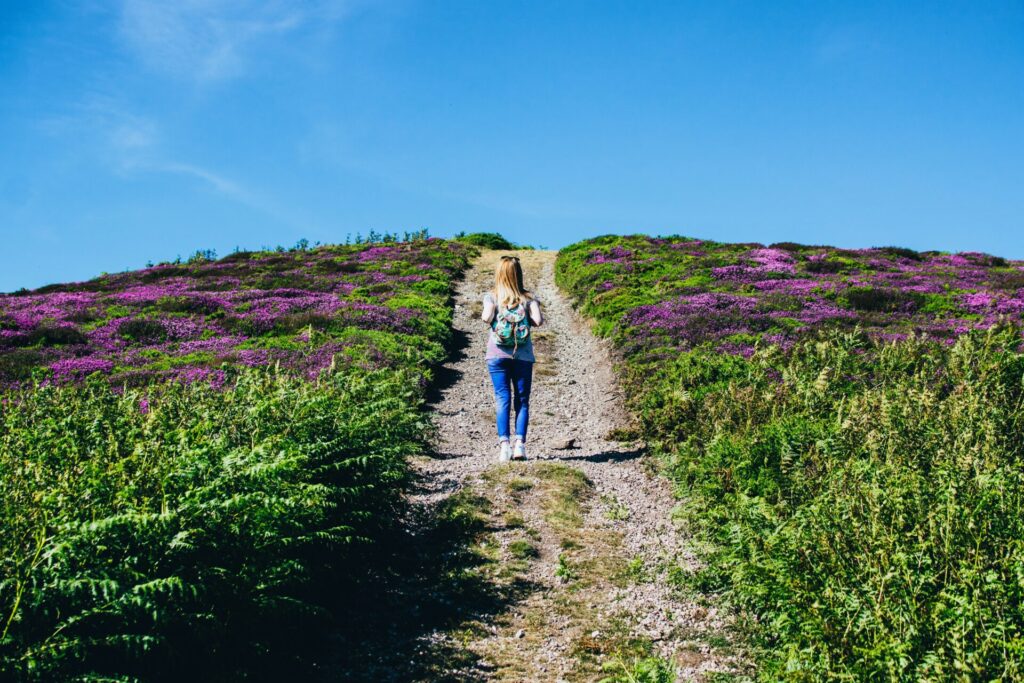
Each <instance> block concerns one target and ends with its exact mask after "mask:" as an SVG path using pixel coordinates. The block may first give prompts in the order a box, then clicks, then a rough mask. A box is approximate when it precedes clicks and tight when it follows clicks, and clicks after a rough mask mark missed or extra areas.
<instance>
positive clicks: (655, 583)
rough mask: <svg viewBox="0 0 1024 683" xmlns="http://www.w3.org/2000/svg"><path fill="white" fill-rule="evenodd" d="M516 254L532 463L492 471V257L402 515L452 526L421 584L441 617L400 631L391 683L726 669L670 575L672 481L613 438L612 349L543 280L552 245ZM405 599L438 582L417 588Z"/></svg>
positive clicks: (712, 635) (717, 646)
mask: <svg viewBox="0 0 1024 683" xmlns="http://www.w3.org/2000/svg"><path fill="white" fill-rule="evenodd" d="M519 255H520V257H521V259H522V264H523V267H524V270H525V274H526V280H527V286H528V287H532V288H533V291H534V293H535V295H536V296H537V298H538V299H539V300H540V301H541V304H542V306H543V309H544V314H545V319H546V321H545V325H544V326H543V327H541V328H536V329H535V330H534V335H535V342H534V344H535V348H536V352H537V363H536V366H535V377H534V385H533V397H532V401H531V424H530V433H529V443H528V452H529V459H528V460H527V461H526V462H515V463H511V464H507V465H501V464H499V463H498V461H497V438H496V436H495V428H494V408H493V390H492V388H491V384H490V379H489V378H488V375H487V368H486V364H485V361H484V347H485V343H486V334H487V326H486V325H485V324H484V323H482V322H481V321H480V320H479V313H480V310H481V303H480V302H481V299H482V297H483V294H484V292H485V291H486V290H487V289H488V288H489V286H490V284H491V281H492V278H493V264H494V262H495V260H496V258H497V252H489V253H485V254H483V255H482V256H481V258H480V259H479V261H478V262H477V263H476V264H475V266H474V267H473V269H472V270H471V271H470V272H469V273H468V275H467V277H466V279H465V280H464V281H463V282H462V283H461V286H460V291H459V293H458V298H457V303H456V310H455V328H456V331H457V334H458V336H459V339H460V340H461V344H460V345H461V346H462V350H461V351H460V352H459V353H458V357H457V358H455V359H454V360H453V361H452V362H451V363H449V365H448V366H447V367H446V369H445V374H444V376H443V377H442V379H441V382H440V385H441V386H440V388H439V390H438V392H437V395H436V396H435V397H434V398H435V400H434V404H433V412H434V418H435V423H436V425H437V429H438V432H437V445H436V451H437V452H436V453H435V454H434V456H432V457H429V458H417V459H416V460H415V462H414V465H415V469H416V472H417V476H418V485H417V489H416V492H415V494H414V495H413V497H412V501H411V502H412V508H413V511H414V515H415V516H416V518H417V519H420V520H431V519H433V520H435V522H434V523H433V526H432V527H431V528H433V529H435V530H436V529H437V528H438V524H437V522H436V520H437V519H439V518H444V519H446V520H447V522H446V523H447V524H449V527H450V525H451V524H455V523H457V524H458V525H461V526H460V527H459V528H460V529H462V530H463V533H461V535H460V534H456V535H455V536H458V538H459V539H460V540H459V541H458V542H460V543H462V544H463V547H462V549H461V550H460V549H457V548H455V547H454V546H447V548H448V549H446V550H439V549H438V547H437V546H438V545H439V544H440V543H441V542H440V541H437V542H431V545H432V546H433V547H434V551H436V552H437V553H438V557H437V558H436V559H434V560H424V564H435V565H438V566H442V565H443V566H445V567H447V569H445V570H444V571H439V572H438V573H437V574H438V575H437V576H435V577H434V579H433V580H436V581H441V582H442V583H444V584H445V586H444V587H443V588H437V591H438V593H439V594H443V595H444V597H440V598H437V599H436V600H434V601H433V602H432V605H431V607H430V610H432V611H433V613H434V614H435V617H436V618H434V619H428V620H424V627H423V628H422V629H420V630H419V631H418V632H416V633H415V634H413V635H411V636H408V637H410V638H413V639H414V640H415V646H414V647H413V648H412V650H411V651H412V652H413V653H414V654H413V655H411V659H410V660H409V662H408V665H409V667H410V668H409V669H408V670H406V671H405V672H404V673H399V672H398V670H397V669H395V668H391V669H390V672H391V675H392V677H394V678H396V679H402V678H403V677H408V678H414V679H415V678H420V679H423V680H517V681H519V680H531V681H532V680H536V681H562V680H565V681H577V680H600V679H602V678H606V677H614V676H616V675H620V676H622V678H621V679H617V680H634V679H630V678H628V677H627V672H628V673H633V672H634V671H635V670H638V668H642V667H644V666H647V667H655V668H657V667H661V668H662V670H667V669H669V668H672V669H674V670H675V672H676V676H677V678H678V680H705V679H706V678H707V677H708V676H709V674H712V673H713V672H729V671H736V670H737V667H739V666H740V664H739V661H740V658H739V656H738V655H737V654H736V652H735V649H734V648H733V647H732V646H731V645H730V638H729V635H728V629H727V626H728V624H727V621H726V619H725V618H724V616H723V615H722V614H720V613H719V611H717V610H716V608H715V607H714V604H713V602H712V601H709V600H708V599H706V598H703V597H699V598H698V597H693V596H692V595H690V594H688V593H686V592H685V591H684V590H682V589H681V588H680V587H679V585H680V582H679V581H678V580H674V579H675V578H677V577H678V576H679V574H680V573H685V572H686V571H687V570H689V569H692V568H693V566H694V563H695V559H694V556H693V553H692V549H691V547H690V545H689V540H688V536H687V534H686V533H685V530H684V529H681V528H679V526H678V525H677V524H676V523H674V522H673V517H672V510H673V508H674V506H675V504H676V501H675V500H674V499H673V496H672V493H671V491H670V490H669V487H668V485H667V483H666V482H665V481H664V480H662V479H659V478H657V477H655V476H652V475H651V473H650V472H649V470H648V468H647V466H646V465H645V459H644V458H643V449H642V447H641V445H640V444H633V443H629V442H620V441H617V440H615V439H616V437H618V438H628V433H629V429H628V427H629V420H628V417H627V415H626V413H625V412H624V410H623V407H622V403H621V394H620V391H619V389H618V387H617V386H616V383H615V378H614V375H613V369H612V362H611V358H610V356H609V352H608V349H607V348H606V346H605V344H604V343H603V342H602V341H600V340H598V339H597V338H595V337H594V336H593V335H592V334H591V333H590V331H589V328H588V326H587V324H586V322H585V321H583V320H581V319H580V317H579V316H578V315H577V314H576V313H575V311H574V310H573V308H572V306H571V304H570V303H569V301H567V299H566V298H565V297H564V296H563V294H562V293H561V292H560V291H559V290H558V288H557V287H556V286H555V283H554V274H553V269H554V260H555V254H554V252H547V251H535V252H530V251H524V252H521V253H520V254H519ZM570 441H571V447H570V448H566V446H567V445H570V444H569V443H568V442H570ZM455 536H453V534H452V533H448V534H446V535H445V536H444V538H445V539H446V541H445V543H452V542H453V541H452V539H453V538H454V537H455ZM411 542H414V541H411ZM460 553H463V554H462V555H460ZM456 555H458V556H459V557H458V558H456V557H455V556H456ZM467 560H469V561H468V562H467ZM457 562H458V563H461V564H460V565H459V566H456V564H457ZM417 590H418V591H428V592H429V591H432V590H434V587H431V586H430V585H428V584H426V583H423V582H422V580H421V583H420V586H419V587H418V588H417ZM449 603H451V605H450V606H451V610H449V614H448V615H447V616H445V617H437V616H436V615H437V613H438V611H440V612H444V610H445V605H448V604H449ZM458 603H461V604H458ZM424 609H426V608H424ZM415 610H420V607H418V606H417V607H415ZM400 637H401V636H399V635H397V634H396V642H397V639H399V638H400ZM401 656H402V657H406V656H408V655H406V654H402V655H401ZM386 660H387V656H386V655H384V656H382V658H381V659H380V664H381V666H382V667H386ZM659 660H660V661H659ZM392 663H393V660H392ZM663 679H664V678H659V679H655V678H650V679H640V680H663ZM669 680H671V678H669Z"/></svg>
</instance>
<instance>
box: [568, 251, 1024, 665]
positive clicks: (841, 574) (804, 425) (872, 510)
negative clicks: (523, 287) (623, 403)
mask: <svg viewBox="0 0 1024 683" xmlns="http://www.w3.org/2000/svg"><path fill="white" fill-rule="evenodd" d="M822 264H826V265H822ZM830 264H831V265H830ZM965 264H966V265H965ZM1021 273H1022V271H1021V268H1020V264H1017V263H1013V262H1006V261H1004V260H1002V259H997V258H994V257H988V256H986V255H980V254H965V255H947V254H936V253H932V254H918V253H916V252H909V251H906V250H894V249H886V250H861V251H855V252H854V251H848V250H834V249H828V248H823V247H802V246H800V245H781V246H780V247H776V248H774V249H769V248H764V247H762V246H761V245H720V244H715V243H708V242H699V241H695V240H688V239H683V238H674V239H673V238H670V239H651V238H646V237H627V238H599V239H597V240H593V241H589V242H583V243H580V244H577V245H573V246H572V247H569V248H567V249H565V250H563V251H562V253H561V254H560V257H559V261H558V267H557V275H558V279H559V283H560V284H561V286H563V287H564V288H566V289H567V290H569V291H570V292H572V293H573V294H574V295H575V296H576V297H577V298H578V299H579V301H580V302H581V304H582V306H583V307H584V310H585V311H586V312H587V313H588V314H589V315H590V316H592V317H593V318H595V319H596V320H597V325H596V328H597V330H598V331H599V332H601V333H603V334H606V335H609V336H611V337H612V338H613V339H614V340H615V342H616V344H617V346H618V348H619V349H620V351H621V352H622V354H623V359H624V360H623V363H622V366H621V374H622V377H623V380H624V384H625V387H626V390H627V392H628V396H629V401H630V405H631V408H632V409H633V411H634V413H635V414H636V416H637V417H638V421H639V424H640V426H641V429H642V431H643V433H644V436H645V438H647V439H648V441H649V443H650V444H651V446H652V449H653V451H654V452H655V453H656V454H657V455H658V457H659V458H660V461H661V462H662V464H663V466H664V470H665V472H666V473H667V474H668V475H669V476H670V477H672V479H673V480H674V481H675V482H676V483H677V485H678V487H679V491H680V493H681V494H682V495H683V496H684V497H685V498H686V499H687V501H688V505H689V507H690V512H691V517H692V518H693V520H694V521H695V524H696V525H697V526H698V528H699V530H700V533H702V534H703V536H704V537H705V538H706V539H707V540H709V541H711V543H710V544H709V547H710V548H711V549H710V550H709V553H708V557H707V558H706V559H707V562H706V568H705V569H704V570H703V571H702V573H701V574H700V575H699V576H694V577H691V578H692V580H693V581H694V582H696V583H698V584H699V585H701V587H702V588H704V589H705V590H716V591H717V590H720V591H724V592H725V594H726V595H727V597H728V599H729V600H730V601H732V603H733V604H734V605H736V606H737V607H738V608H741V609H742V610H743V611H744V612H745V613H747V614H749V615H752V617H753V619H754V622H755V623H754V626H755V629H754V633H755V639H756V644H758V645H759V646H760V656H759V659H760V672H761V676H762V677H763V678H764V679H765V680H778V679H785V680H906V681H917V680H935V681H954V680H1014V679H1019V678H1020V677H1021V676H1022V675H1024V672H1022V669H1024V640H1022V635H1024V608H1022V602H1021V591H1022V589H1024V582H1022V580H1021V577H1022V576H1024V544H1022V538H1024V528H1022V522H1021V507H1022V504H1024V481H1022V475H1021V465H1022V464H1024V463H1022V460H1024V446H1022V444H1024V406H1022V401H1024V356H1022V355H1021V352H1020V351H1021V350H1020V344H1021V336H1020V328H1019V324H1020V313H1019V310H1018V308H1017V303H1018V302H1019V301H1021V300H1022V297H1021V291H1020V288H1021V287H1024V283H1021V281H1020V278H1021Z"/></svg>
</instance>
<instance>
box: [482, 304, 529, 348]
mask: <svg viewBox="0 0 1024 683" xmlns="http://www.w3.org/2000/svg"><path fill="white" fill-rule="evenodd" d="M491 330H492V331H493V332H494V336H495V337H496V338H497V344H498V346H512V347H518V346H519V345H520V344H523V343H525V342H526V341H528V340H529V338H530V316H529V314H528V313H527V311H526V305H525V304H523V303H522V302H520V303H519V305H518V306H516V307H515V308H498V307H497V304H495V314H494V320H493V321H492V322H491Z"/></svg>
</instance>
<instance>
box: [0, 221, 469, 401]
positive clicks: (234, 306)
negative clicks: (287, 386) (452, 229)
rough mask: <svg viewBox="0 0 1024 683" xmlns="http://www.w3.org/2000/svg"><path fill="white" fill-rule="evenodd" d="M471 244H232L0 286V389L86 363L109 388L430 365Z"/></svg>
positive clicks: (64, 375) (77, 373)
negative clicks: (20, 286)
mask: <svg viewBox="0 0 1024 683" xmlns="http://www.w3.org/2000/svg"><path fill="white" fill-rule="evenodd" d="M472 249H473V247H471V246H468V245H465V244H462V243H458V242H448V241H444V240H439V239H415V240H411V241H407V242H389V243H386V244H364V245H344V246H329V247H321V248H317V249H312V250H305V249H301V250H294V251H287V252H260V253H245V252H241V253H237V254H232V255H230V256H228V257H226V258H223V259H220V260H219V261H207V260H201V259H200V260H198V261H196V262H194V263H187V264H181V263H175V264H162V265H158V266H153V267H150V268H146V269H144V270H138V271H132V272H125V273H117V274H113V275H104V276H102V277H99V278H96V279H94V280H90V281H88V282H79V283H68V284H57V285H50V286H47V287H42V288H40V289H38V290H35V291H19V292H15V293H12V294H4V295H0V386H3V385H8V386H10V385H15V384H18V383H22V382H25V381H26V380H28V379H29V378H31V377H33V376H35V377H37V378H40V379H42V380H43V381H48V382H58V383H62V382H69V381H77V380H79V379H81V378H82V377H84V376H85V375H87V374H91V373H93V372H100V373H104V374H106V375H108V376H109V377H110V379H111V381H112V382H114V383H115V384H124V383H127V384H132V385H138V384H145V383H148V382H151V381H154V380H159V379H177V380H182V381H186V382H190V381H210V382H212V383H214V384H216V383H220V382H223V381H224V379H223V376H224V372H223V371H224V366H227V367H228V368H231V367H241V366H246V367H257V366H269V365H273V366H277V367H281V368H284V369H287V370H293V371H296V372H300V373H302V374H303V375H306V376H308V377H315V376H316V375H317V374H318V373H319V372H321V371H323V370H324V369H326V368H329V367H332V366H333V367H339V366H343V365H346V364H356V365H359V366H360V367H364V368H367V369H370V368H375V367H381V366H383V365H387V364H393V363H399V364H406V363H409V362H414V363H415V362H417V361H416V359H420V358H422V359H425V360H427V361H428V363H427V364H428V365H429V364H430V362H436V361H437V360H438V359H439V358H440V357H441V354H442V346H443V344H444V343H445V342H446V341H447V335H448V329H449V325H448V322H449V320H450V311H449V310H448V306H447V298H448V296H449V295H450V293H451V283H452V280H453V278H454V277H455V276H457V274H458V273H460V272H461V270H462V269H463V268H464V267H465V266H466V263H467V256H468V255H469V254H470V252H471V251H472ZM371 337H372V341H371V340H370V338H371ZM375 346H376V347H379V348H373V347H375ZM399 347H401V348H402V349H408V353H405V352H400V351H399V350H398V348H399ZM327 350H329V351H330V353H328V352H327Z"/></svg>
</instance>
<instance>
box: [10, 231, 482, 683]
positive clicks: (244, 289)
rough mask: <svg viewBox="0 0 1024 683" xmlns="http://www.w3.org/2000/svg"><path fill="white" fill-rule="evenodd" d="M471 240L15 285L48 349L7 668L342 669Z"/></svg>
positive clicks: (18, 303) (13, 496)
mask: <svg viewBox="0 0 1024 683" xmlns="http://www.w3.org/2000/svg"><path fill="white" fill-rule="evenodd" d="M472 253H473V250H472V248H470V247H466V246H463V245H457V244H452V243H447V242H444V241H441V240H416V241H414V242H409V243H390V244H384V245H382V244H376V245H353V246H347V247H330V248H323V249H320V250H311V251H306V250H296V251H295V252H289V253H284V254H280V253H278V254H254V255H243V256H238V255H235V256H233V257H229V258H228V259H224V260H223V261H221V262H208V261H196V262H194V263H191V264H184V265H174V264H171V265H167V266H157V267H154V268H153V269H149V270H148V271H140V272H137V273H128V274H120V275H117V276H108V277H105V278H101V279H100V280H98V281H91V282H90V283H80V284H79V285H67V286H57V287H53V288H49V289H48V291H43V292H35V293H22V294H19V295H16V296H13V295H12V296H10V297H6V298H4V299H3V300H0V306H4V307H5V309H4V310H5V311H6V316H7V318H6V320H7V322H6V323H5V324H6V325H7V330H8V332H9V334H7V335H5V340H6V342H5V343H6V346H5V347H3V348H2V349H0V359H3V358H9V357H11V356H17V357H18V358H19V363H21V362H30V361H31V363H35V364H34V365H32V367H30V368H29V372H28V373H24V372H23V366H22V365H16V364H9V365H8V366H7V367H16V369H17V371H18V373H21V374H19V375H18V376H17V377H13V376H9V377H8V379H9V380H17V382H16V384H15V385H14V386H11V387H10V388H8V389H7V391H6V392H5V393H4V395H3V397H2V400H0V529H2V530H3V534H2V535H0V546H2V547H0V677H2V678H4V680H25V681H52V680H69V679H76V680H125V681H127V680H153V681H160V680H165V681H180V680H185V679H190V680H281V679H282V678H284V677H292V676H296V675H300V676H313V675H319V674H322V673H323V671H322V670H320V669H319V668H318V667H319V664H320V663H321V662H322V661H324V659H325V658H324V657H323V648H324V647H325V645H326V642H325V638H326V636H327V635H328V634H329V633H331V631H332V629H336V628H338V627H344V626H345V624H347V623H348V622H351V621H352V620H353V619H354V617H355V615H354V614H352V613H351V612H349V609H350V604H351V602H352V598H353V596H354V595H355V594H356V593H357V592H361V591H363V590H364V589H365V588H366V587H367V586H369V585H370V584H371V582H372V581H373V579H374V577H375V576H379V575H380V574H381V573H382V570H383V569H384V567H382V566H380V563H381V562H383V561H384V560H383V559H382V557H381V555H380V554H379V553H378V546H379V545H380V544H381V543H382V542H384V541H386V540H387V539H388V537H389V536H390V535H391V534H392V532H393V531H394V529H395V526H396V524H397V523H398V517H399V514H400V512H401V500H402V497H401V494H402V491H403V487H404V484H405V482H406V480H407V478H408V469H407V465H406V457H407V456H408V455H409V454H411V453H415V452H420V451H422V449H423V443H424V435H425V434H427V433H429V425H428V424H427V422H426V420H425V418H424V415H423V413H422V410H421V406H422V398H423V391H424V389H425V387H426V386H427V385H428V383H429V381H430V378H431V377H432V371H433V368H434V366H435V365H436V363H438V362H440V360H441V359H442V358H443V355H444V345H445V344H446V343H447V341H448V338H449V335H450V320H451V313H452V310H451V294H452V288H453V283H454V279H455V278H456V277H458V275H459V273H460V272H461V270H462V269H463V268H464V267H465V266H466V264H467V261H468V258H469V256H471V255H472ZM410 271H415V272H414V273H411V272H410ZM147 273H148V274H147ZM153 273H156V274H157V275H153ZM225 273H227V274H225ZM285 280H287V281H288V282H287V283H286V282H285ZM140 281H141V282H140ZM117 283H120V284H117ZM289 283H290V289H289V288H287V287H286V285H287V284H289ZM213 284H217V285H218V286H220V287H222V289H219V290H217V289H204V287H211V286H213ZM298 285H302V286H304V287H306V289H304V290H297V286H298ZM228 286H230V287H231V288H230V289H227V287H228ZM211 291H217V292H219V294H218V295H217V297H212V298H211V296H210V295H209V292H211ZM80 294H85V295H84V296H80ZM214 299H215V300H214ZM197 302H200V303H202V302H205V303H202V305H200V303H197ZM62 306H63V307H62ZM133 307H134V308H133ZM168 309H174V310H168ZM300 323H301V324H300ZM229 328H230V329H229ZM40 329H42V330H54V329H66V330H73V331H74V332H75V334H72V333H68V334H67V336H64V337H59V338H58V337H53V338H52V339H51V336H52V335H48V334H39V333H38V332H37V331H38V330H40ZM140 330H141V331H146V330H148V331H149V332H152V334H147V335H143V334H141V333H140ZM176 335H177V336H176ZM181 335H184V336H181ZM54 339H62V340H66V341H67V343H60V344H58V343H54ZM11 340H13V341H11ZM199 346H203V348H204V349H205V350H204V351H202V352H201V353H200V352H199V351H197V348H198V347H199ZM256 349H261V350H263V351H264V352H265V354H264V355H261V356H259V359H260V362H256V361H255V360H254V358H255V356H253V357H250V356H248V355H246V354H245V353H244V352H245V351H247V350H256ZM26 353H27V354H28V355H26ZM197 354H198V355H197ZM33 359H34V360H33ZM247 359H248V360H247ZM68 360H73V361H75V363H74V364H75V367H78V368H86V367H90V368H93V370H94V371H93V372H91V373H90V374H89V375H88V376H87V377H83V375H85V374H86V373H85V372H84V371H82V372H75V373H70V372H69V373H61V372H60V368H61V367H63V366H62V365H60V364H61V363H62V362H64V361H68ZM89 361H94V362H92V363H90V362H89ZM99 361H102V363H99ZM65 364H66V363H65ZM165 365H166V366H167V367H164V366H165ZM250 366H253V367H250ZM26 377H30V378H31V379H25V378H26ZM329 659H330V660H331V661H332V662H334V663H335V665H338V664H337V663H338V662H341V663H340V666H342V667H343V666H344V658H339V657H338V656H337V653H332V654H331V656H330V657H329Z"/></svg>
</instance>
